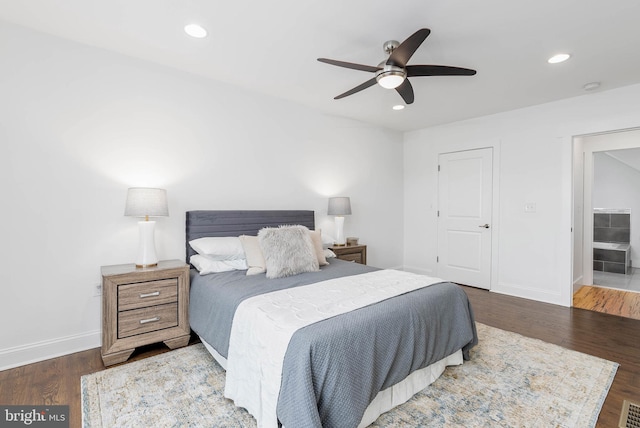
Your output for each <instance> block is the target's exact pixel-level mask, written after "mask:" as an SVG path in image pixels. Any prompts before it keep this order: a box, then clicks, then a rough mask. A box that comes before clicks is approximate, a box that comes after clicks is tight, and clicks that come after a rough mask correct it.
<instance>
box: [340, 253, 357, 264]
mask: <svg viewBox="0 0 640 428" xmlns="http://www.w3.org/2000/svg"><path fill="white" fill-rule="evenodd" d="M340 260H345V261H347V262H356V263H362V253H353V254H342V255H340Z"/></svg>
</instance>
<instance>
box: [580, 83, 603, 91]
mask: <svg viewBox="0 0 640 428" xmlns="http://www.w3.org/2000/svg"><path fill="white" fill-rule="evenodd" d="M599 87H600V82H589V83H586V84H585V85H584V86H583V87H582V89H584V90H585V91H593V90H595V89H598V88H599Z"/></svg>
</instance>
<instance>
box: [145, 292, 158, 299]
mask: <svg viewBox="0 0 640 428" xmlns="http://www.w3.org/2000/svg"><path fill="white" fill-rule="evenodd" d="M159 295H160V292H159V291H154V292H153V293H146V294H141V295H140V298H141V299H144V298H145V297H153V296H159Z"/></svg>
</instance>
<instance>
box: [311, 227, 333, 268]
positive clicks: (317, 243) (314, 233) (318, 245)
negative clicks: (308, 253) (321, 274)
mask: <svg viewBox="0 0 640 428" xmlns="http://www.w3.org/2000/svg"><path fill="white" fill-rule="evenodd" d="M309 235H310V236H311V241H312V242H313V248H314V250H315V251H316V256H317V257H318V264H319V265H320V266H325V265H328V264H329V262H328V261H327V258H326V257H325V255H324V251H323V250H322V232H321V230H320V229H318V230H310V231H309Z"/></svg>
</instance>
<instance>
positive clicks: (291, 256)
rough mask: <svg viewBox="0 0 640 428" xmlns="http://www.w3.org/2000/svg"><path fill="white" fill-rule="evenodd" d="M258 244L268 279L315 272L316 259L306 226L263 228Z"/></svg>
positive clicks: (259, 233) (317, 266)
mask: <svg viewBox="0 0 640 428" xmlns="http://www.w3.org/2000/svg"><path fill="white" fill-rule="evenodd" d="M258 241H259V242H260V248H261V249H262V254H263V256H264V260H265V262H266V266H267V275H266V276H267V278H270V279H272V278H283V277H285V276H293V275H298V274H301V273H304V272H317V271H318V270H320V269H319V265H318V256H317V255H316V250H315V247H314V245H313V241H312V240H311V235H310V234H309V229H308V228H306V227H305V226H280V227H265V228H263V229H261V230H260V231H259V232H258Z"/></svg>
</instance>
